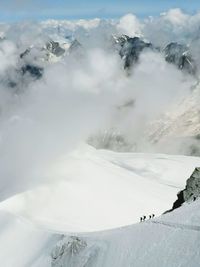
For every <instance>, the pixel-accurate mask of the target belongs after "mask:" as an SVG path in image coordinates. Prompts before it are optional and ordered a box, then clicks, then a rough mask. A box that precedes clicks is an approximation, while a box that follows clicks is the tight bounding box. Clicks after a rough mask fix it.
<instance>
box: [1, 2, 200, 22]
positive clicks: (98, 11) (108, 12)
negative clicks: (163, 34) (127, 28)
mask: <svg viewBox="0 0 200 267" xmlns="http://www.w3.org/2000/svg"><path fill="white" fill-rule="evenodd" d="M177 7H178V8H181V9H183V10H184V11H185V12H187V13H195V12H197V11H199V10H200V1H199V0H184V1H183V0H139V1H135V0H101V1H96V0H84V1H83V0H0V20H1V21H15V20H24V19H31V20H32V19H49V18H55V19H79V18H95V17H100V18H117V17H121V16H122V15H124V14H127V13H133V14H135V15H137V16H138V17H146V16H151V15H152V16H155V15H159V14H160V13H162V12H164V11H167V10H169V9H171V8H177Z"/></svg>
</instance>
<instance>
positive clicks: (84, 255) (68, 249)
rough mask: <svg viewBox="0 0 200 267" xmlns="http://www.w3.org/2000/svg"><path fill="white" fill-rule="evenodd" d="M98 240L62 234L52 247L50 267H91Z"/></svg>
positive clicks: (94, 258) (95, 254)
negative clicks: (88, 240) (87, 239)
mask: <svg viewBox="0 0 200 267" xmlns="http://www.w3.org/2000/svg"><path fill="white" fill-rule="evenodd" d="M99 251H100V247H99V246H98V242H94V243H93V242H91V241H90V242H88V243H87V242H86V241H85V240H83V239H82V238H79V237H76V236H70V237H67V236H63V238H62V239H61V240H60V241H59V242H58V243H57V245H56V246H55V247H54V249H53V251H52V253H51V258H52V263H51V266H52V267H66V266H67V267H86V266H88V267H90V266H91V267H92V266H94V261H95V260H96V257H97V256H98V253H99Z"/></svg>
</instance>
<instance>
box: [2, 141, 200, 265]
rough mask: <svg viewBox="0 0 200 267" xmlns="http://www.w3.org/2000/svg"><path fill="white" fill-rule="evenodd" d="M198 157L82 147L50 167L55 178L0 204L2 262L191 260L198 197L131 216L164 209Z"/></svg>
mask: <svg viewBox="0 0 200 267" xmlns="http://www.w3.org/2000/svg"><path fill="white" fill-rule="evenodd" d="M199 164H200V159H199V158H194V157H185V156H170V155H161V154H134V153H115V152H109V151H103V150H102V151H100V150H95V149H93V148H91V147H88V146H83V147H82V148H81V149H79V150H77V151H76V152H74V153H73V154H71V155H70V156H66V157H63V158H62V159H59V160H58V161H57V162H55V165H54V166H51V168H49V170H48V172H47V174H48V175H49V176H50V175H52V176H53V177H55V181H53V182H51V183H49V184H46V185H41V186H39V187H38V188H37V189H33V190H31V191H26V192H24V193H21V194H19V195H16V196H13V197H12V198H10V199H7V200H5V201H3V202H1V203H0V262H1V265H2V266H4V267H13V266H15V267H63V266H67V267H84V266H87V267H102V266H103V267H107V266H108V267H110V266H115V267H129V266H130V267H132V266H134V267H146V266H148V265H149V266H151V267H160V266H162V267H177V266H181V267H188V266H190V267H198V266H199V265H198V264H199V260H200V255H199V253H198V250H199V238H200V201H196V202H194V203H192V204H186V205H185V206H184V207H182V208H180V209H178V210H175V211H174V212H172V213H170V214H166V215H162V216H161V217H156V218H155V219H154V220H151V221H146V222H143V223H137V222H138V220H139V216H141V215H143V214H146V215H148V214H151V213H152V212H154V213H156V215H159V214H161V213H162V212H163V211H165V210H167V209H169V208H170V207H171V206H172V203H173V202H174V200H175V199H176V193H177V191H179V189H181V188H183V187H184V186H185V181H186V179H187V178H188V177H189V176H190V174H191V173H192V171H193V169H194V167H196V166H199ZM50 178H51V177H50ZM133 223H137V224H133ZM128 224H129V225H130V226H125V225H128ZM119 226H124V227H122V228H117V227H119ZM111 228H115V229H111ZM105 229H111V230H107V231H105ZM97 230H98V231H99V230H100V231H99V232H93V233H88V232H91V231H97ZM69 232H74V233H73V235H75V236H79V238H80V239H78V241H77V239H76V238H74V237H70V234H69ZM81 232H82V233H81ZM86 232H87V233H86ZM67 233H68V234H67ZM74 240H75V241H74ZM73 242H75V243H73ZM63 248H64V249H63Z"/></svg>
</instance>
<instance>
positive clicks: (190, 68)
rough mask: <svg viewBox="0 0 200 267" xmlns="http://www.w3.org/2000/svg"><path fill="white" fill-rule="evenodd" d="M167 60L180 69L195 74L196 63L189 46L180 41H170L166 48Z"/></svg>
mask: <svg viewBox="0 0 200 267" xmlns="http://www.w3.org/2000/svg"><path fill="white" fill-rule="evenodd" d="M164 54H165V60H166V61H167V62H169V63H172V64H174V65H176V66H177V67H178V68H179V69H181V70H185V71H187V72H188V73H190V74H195V72H196V65H195V62H194V60H193V59H192V57H191V55H190V53H189V50H188V47H187V46H185V45H181V44H178V43H170V44H168V45H167V46H166V47H165V49H164Z"/></svg>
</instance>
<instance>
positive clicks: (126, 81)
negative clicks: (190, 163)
mask: <svg viewBox="0 0 200 267" xmlns="http://www.w3.org/2000/svg"><path fill="white" fill-rule="evenodd" d="M199 22H200V15H199V14H196V15H194V16H189V15H187V14H183V13H182V12H181V11H180V10H178V9H176V10H171V11H169V12H167V13H165V14H162V15H161V16H160V17H157V18H148V19H145V20H143V21H139V20H138V19H137V18H136V17H135V16H134V15H131V14H128V15H126V16H124V17H123V18H121V19H120V20H119V21H114V20H98V19H95V20H90V21H86V20H80V21H76V22H70V21H45V22H40V23H39V22H38V23H34V22H21V23H16V24H10V25H9V24H8V25H5V24H2V25H0V32H1V36H2V37H1V38H2V39H1V41H0V81H1V82H0V177H1V178H0V183H1V185H0V192H4V194H5V192H7V193H8V194H10V193H11V192H12V190H15V191H21V190H23V189H24V188H25V187H27V186H32V185H33V184H37V183H38V182H41V181H43V182H45V181H46V179H47V178H46V176H45V174H46V170H48V168H49V166H51V164H52V163H53V162H54V161H55V160H56V159H57V158H59V157H61V156H62V155H64V154H66V153H69V152H71V151H72V150H73V149H75V148H77V147H78V145H79V144H80V143H82V142H87V141H88V140H91V139H92V141H91V142H90V143H92V144H96V145H97V143H98V145H97V147H98V146H100V147H101V145H100V143H101V141H102V140H101V136H102V135H104V134H105V133H109V132H112V134H113V136H114V135H115V134H116V135H117V136H118V137H119V136H121V138H122V139H123V140H121V141H122V142H121V144H120V146H121V147H120V149H119V150H125V151H126V150H127V151H130V150H131V151H134V149H135V151H140V152H149V151H151V152H152V151H153V152H157V151H158V148H157V146H156V145H154V143H153V142H150V141H149V140H148V138H147V137H149V135H148V134H149V133H150V131H151V130H152V128H151V127H150V126H149V125H151V124H152V123H153V122H154V121H156V120H158V119H159V118H160V117H161V116H162V114H165V113H167V114H169V113H170V112H171V111H173V110H174V107H175V106H176V104H177V103H180V101H181V100H183V99H186V98H187V97H189V96H190V95H191V94H192V91H193V90H194V89H192V88H194V87H195V85H196V84H197V83H198V69H197V73H196V75H191V74H189V73H187V72H185V71H182V70H181V69H178V68H177V66H175V65H173V64H170V63H168V62H167V61H166V60H165V57H164V55H163V49H164V47H165V46H166V45H167V44H168V43H170V42H179V43H182V44H184V45H190V46H191V53H192V56H193V58H195V60H196V64H197V66H198V62H199V55H198V44H199V40H200V39H199V34H200V32H199V28H198V26H197V25H198V24H199ZM122 34H126V35H129V36H130V37H135V36H137V37H141V38H142V39H143V40H144V41H148V42H151V43H153V45H154V46H155V47H156V49H154V50H152V49H144V51H142V52H141V54H140V56H139V60H138V61H137V62H136V63H135V64H134V65H133V66H132V67H131V68H129V69H128V70H127V69H124V58H123V57H120V54H119V51H118V49H119V48H118V46H117V45H116V44H115V43H114V40H115V39H114V36H117V37H119V36H121V35H122ZM51 40H53V41H55V42H59V44H60V45H61V46H62V49H64V50H65V53H63V54H62V56H60V55H59V56H56V55H54V54H53V53H50V52H49V51H47V48H46V44H47V43H48V42H50V41H51ZM75 40H76V42H75ZM73 44H74V45H73ZM157 47H159V48H158V49H157ZM70 48H71V49H70ZM61 51H62V50H60V53H61ZM23 53H24V54H23ZM22 55H23V56H22ZM27 66H28V67H27ZM33 66H34V68H33ZM37 76H38V77H37ZM162 118H164V117H162ZM152 127H153V126H152ZM148 132H149V133H148ZM112 134H111V139H112ZM112 141H113V140H110V142H111V143H112ZM118 141H119V140H118ZM118 143H119V142H118ZM123 144H124V148H123ZM125 144H126V145H125ZM115 145H116V144H115ZM115 145H114V146H115ZM107 146H108V148H110V149H112V145H111V146H110V147H109V144H107ZM105 147H106V146H105V145H102V148H105ZM174 147H175V146H174ZM116 150H117V148H116ZM159 152H166V150H165V149H164V147H162V146H159ZM179 152H180V150H179V148H178V146H177V151H176V149H174V151H173V153H179ZM54 178H56V177H54ZM16 188H17V189H16ZM7 193H6V194H7ZM1 197H2V198H4V196H1Z"/></svg>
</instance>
